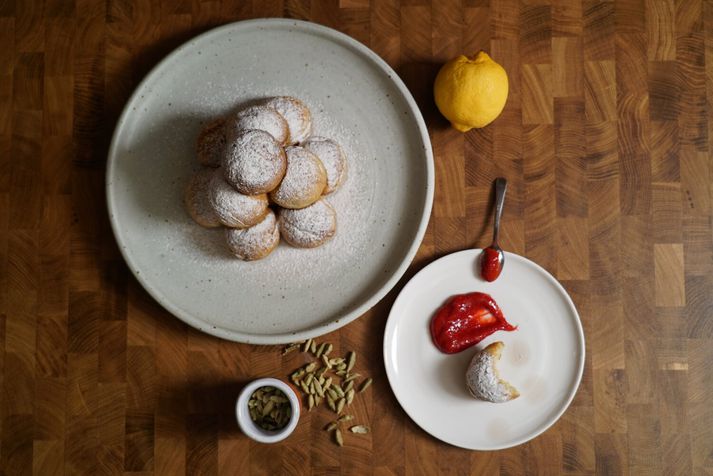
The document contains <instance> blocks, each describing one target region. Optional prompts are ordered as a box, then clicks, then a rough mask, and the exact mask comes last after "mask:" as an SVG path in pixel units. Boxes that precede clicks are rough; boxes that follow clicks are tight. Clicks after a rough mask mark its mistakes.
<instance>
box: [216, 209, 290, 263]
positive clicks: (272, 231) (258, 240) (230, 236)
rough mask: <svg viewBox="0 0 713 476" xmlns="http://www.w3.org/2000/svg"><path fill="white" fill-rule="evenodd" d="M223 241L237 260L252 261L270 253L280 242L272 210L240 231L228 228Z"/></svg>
mask: <svg viewBox="0 0 713 476" xmlns="http://www.w3.org/2000/svg"><path fill="white" fill-rule="evenodd" d="M225 239H226V241H227V243H228V248H229V249H230V251H231V252H232V253H233V254H234V255H235V256H236V257H237V258H239V259H241V260H244V261H253V260H256V259H261V258H264V257H265V256H267V255H269V254H270V253H272V250H274V249H275V248H276V247H277V244H278V243H279V242H280V232H279V230H278V228H277V219H276V218H275V214H274V213H273V212H272V210H268V212H267V215H265V217H264V218H263V219H262V220H261V221H260V222H259V223H257V224H256V225H254V226H251V227H250V228H244V229H242V230H240V229H235V228H228V229H226V230H225Z"/></svg>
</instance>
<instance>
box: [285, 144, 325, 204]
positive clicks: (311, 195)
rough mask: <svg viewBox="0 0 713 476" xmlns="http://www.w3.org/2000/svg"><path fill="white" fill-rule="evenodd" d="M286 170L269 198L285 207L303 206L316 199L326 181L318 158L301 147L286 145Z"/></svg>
mask: <svg viewBox="0 0 713 476" xmlns="http://www.w3.org/2000/svg"><path fill="white" fill-rule="evenodd" d="M285 155H286V156H287V171H286V172H285V177H284V178H283V179H282V183H280V185H279V186H278V187H277V188H276V189H275V190H274V191H273V192H272V194H271V198H272V199H273V200H274V201H275V203H277V204H278V205H281V206H283V207H286V208H303V207H305V206H307V205H310V204H311V203H312V202H313V201H314V200H316V199H317V198H318V197H319V196H320V195H321V194H322V191H323V190H324V187H325V185H326V183H327V174H326V172H325V170H324V166H323V165H322V163H321V162H320V160H319V159H318V158H317V157H316V156H315V155H314V154H313V153H312V152H310V151H308V150H307V149H304V148H302V147H288V148H287V149H285Z"/></svg>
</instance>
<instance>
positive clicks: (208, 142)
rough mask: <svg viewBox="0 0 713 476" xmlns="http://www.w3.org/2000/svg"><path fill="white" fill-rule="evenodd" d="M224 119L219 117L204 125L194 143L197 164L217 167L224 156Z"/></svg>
mask: <svg viewBox="0 0 713 476" xmlns="http://www.w3.org/2000/svg"><path fill="white" fill-rule="evenodd" d="M226 142H227V141H226V139H225V119H223V118H222V117H219V118H218V119H215V120H213V121H210V122H209V123H208V124H206V125H205V126H204V127H203V129H202V130H201V133H200V134H199V135H198V140H197V141H196V153H197V155H198V162H199V163H200V164H201V165H205V166H207V167H219V166H220V163H221V162H222V161H223V157H224V156H225V144H226Z"/></svg>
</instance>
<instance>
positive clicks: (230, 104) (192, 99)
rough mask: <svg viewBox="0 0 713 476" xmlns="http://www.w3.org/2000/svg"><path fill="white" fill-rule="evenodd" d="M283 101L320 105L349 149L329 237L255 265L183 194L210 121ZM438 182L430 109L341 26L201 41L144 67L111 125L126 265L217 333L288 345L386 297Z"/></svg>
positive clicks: (250, 29) (264, 29) (231, 31)
mask: <svg viewBox="0 0 713 476" xmlns="http://www.w3.org/2000/svg"><path fill="white" fill-rule="evenodd" d="M276 95H290V96H295V97H298V98H300V99H302V100H303V101H304V102H305V103H307V105H308V106H310V108H311V110H312V115H313V119H314V131H313V132H314V135H321V136H327V137H331V138H333V139H336V140H337V141H338V142H339V143H340V144H341V145H342V146H343V148H344V149H345V151H346V154H347V162H348V171H347V179H346V181H345V183H344V184H343V185H342V187H341V188H340V189H339V190H337V191H336V192H335V193H333V194H330V195H329V196H328V197H327V201H328V202H330V203H331V204H332V205H333V206H334V208H335V210H336V212H337V233H336V235H335V237H334V238H333V239H332V240H331V241H330V242H328V243H327V244H325V245H324V246H321V247H319V248H316V249H297V248H291V247H290V246H288V245H286V244H284V243H282V244H280V246H279V247H278V248H277V249H276V250H275V251H274V252H273V253H272V254H271V255H270V256H268V257H267V258H265V259H263V260H259V261H254V262H249V263H246V262H242V261H239V260H237V259H235V258H234V257H232V256H230V254H229V253H228V250H227V247H226V245H225V238H224V236H223V231H222V230H218V229H213V230H207V229H204V228H201V227H199V226H198V225H196V224H195V223H193V222H192V221H191V219H190V218H189V217H188V215H187V213H186V212H185V211H184V208H183V203H182V196H183V189H184V187H185V185H186V182H187V180H188V178H189V177H190V175H191V173H192V170H193V169H196V168H197V167H198V165H197V161H196V157H195V140H196V136H197V135H198V132H199V131H200V129H201V125H202V124H203V123H205V122H206V121H208V120H211V119H212V118H215V117H218V116H220V115H223V114H226V113H228V112H230V111H234V110H235V109H236V108H237V107H239V106H241V105H245V104H248V103H251V102H253V101H257V100H260V99H263V98H266V97H270V96H276ZM433 177H434V172H433V156H432V152H431V144H430V141H429V138H428V131H427V130H426V126H425V124H424V122H423V118H422V116H421V113H420V112H419V110H418V107H417V106H416V103H415V102H414V100H413V97H412V96H411V94H410V93H409V91H408V90H407V89H406V87H405V86H404V84H403V83H402V82H401V80H400V79H399V78H398V76H397V75H396V73H394V71H393V70H392V69H391V68H390V67H389V66H388V65H387V64H386V63H385V62H384V61H383V60H382V59H381V58H379V57H378V56H377V55H376V54H375V53H374V52H373V51H371V50H370V49H368V48H367V47H366V46H364V45H362V44H361V43H359V42H358V41H356V40H354V39H352V38H350V37H349V36H347V35H344V34H342V33H339V32H337V31H335V30H332V29H330V28H326V27H322V26H319V25H315V24H313V23H307V22H302V21H296V20H286V19H262V20H252V21H246V22H239V23H233V24H230V25H226V26H223V27H220V28H216V29H214V30H211V31H209V32H207V33H205V34H203V35H200V36H198V37H196V38H194V39H192V40H191V41H189V42H188V43H186V44H184V45H182V46H181V47H179V48H178V49H176V50H175V51H174V52H173V53H171V54H170V55H169V56H167V57H166V59H164V60H163V61H162V62H161V63H159V65H158V66H156V68H154V69H153V71H151V72H150V73H149V75H148V76H147V77H146V79H144V81H143V82H142V83H141V84H140V85H139V87H138V88H137V89H136V92H135V93H134V95H133V96H132V98H131V99H130V100H129V102H128V103H127V105H126V107H125V109H124V112H123V114H122V116H121V118H120V119H119V122H118V124H117V126H116V131H115V132H114V138H113V140H112V144H111V148H110V151H109V159H108V164H107V201H108V205H109V216H110V220H111V224H112V228H113V230H114V234H115V235H116V239H117V241H118V243H119V246H120V249H121V252H122V253H123V255H124V258H126V262H127V264H128V265H129V268H130V269H131V271H132V273H134V275H135V276H136V278H137V279H138V280H139V282H140V283H141V284H142V285H143V286H144V287H145V288H146V290H147V291H148V292H149V293H150V294H151V295H152V296H153V297H154V298H155V299H156V300H157V301H158V302H159V303H161V304H162V305H163V306H164V307H165V308H166V309H168V310H169V311H170V312H172V313H173V314H175V315H176V316H177V317H179V318H180V319H182V320H183V321H185V322H187V323H188V324H190V325H192V326H194V327H196V328H198V329H200V330H202V331H205V332H208V333H211V334H214V335H217V336H219V337H223V338H226V339H232V340H235V341H240V342H248V343H255V344H280V343H285V342H290V341H295V340H300V339H305V338H308V337H316V336H318V335H321V334H324V333H327V332H331V331H333V330H335V329H337V328H339V327H341V326H343V325H345V324H347V323H349V322H351V321H352V320H354V319H356V318H357V317H359V316H360V315H362V314H363V313H364V312H366V311H367V310H368V309H369V308H370V307H371V306H373V305H374V304H376V303H377V302H378V301H379V300H380V299H381V298H382V297H384V295H385V294H386V293H387V292H389V290H390V289H391V288H392V287H393V286H394V284H396V282H397V281H398V280H399V278H401V276H402V275H403V273H404V271H405V270H406V268H407V267H408V265H409V264H410V263H411V260H412V259H413V257H414V255H415V253H416V251H417V249H418V247H419V244H420V243H421V239H422V238H423V235H424V232H425V230H426V225H427V223H428V217H429V215H430V213H431V204H432V202H433V180H434V179H433Z"/></svg>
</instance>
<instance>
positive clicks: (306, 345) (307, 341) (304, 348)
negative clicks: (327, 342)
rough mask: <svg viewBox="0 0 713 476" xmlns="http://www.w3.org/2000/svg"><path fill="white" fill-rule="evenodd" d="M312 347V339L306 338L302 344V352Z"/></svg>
mask: <svg viewBox="0 0 713 476" xmlns="http://www.w3.org/2000/svg"><path fill="white" fill-rule="evenodd" d="M311 348H312V339H307V340H306V341H305V343H304V345H303V346H302V352H309V350H310V349H311Z"/></svg>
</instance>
